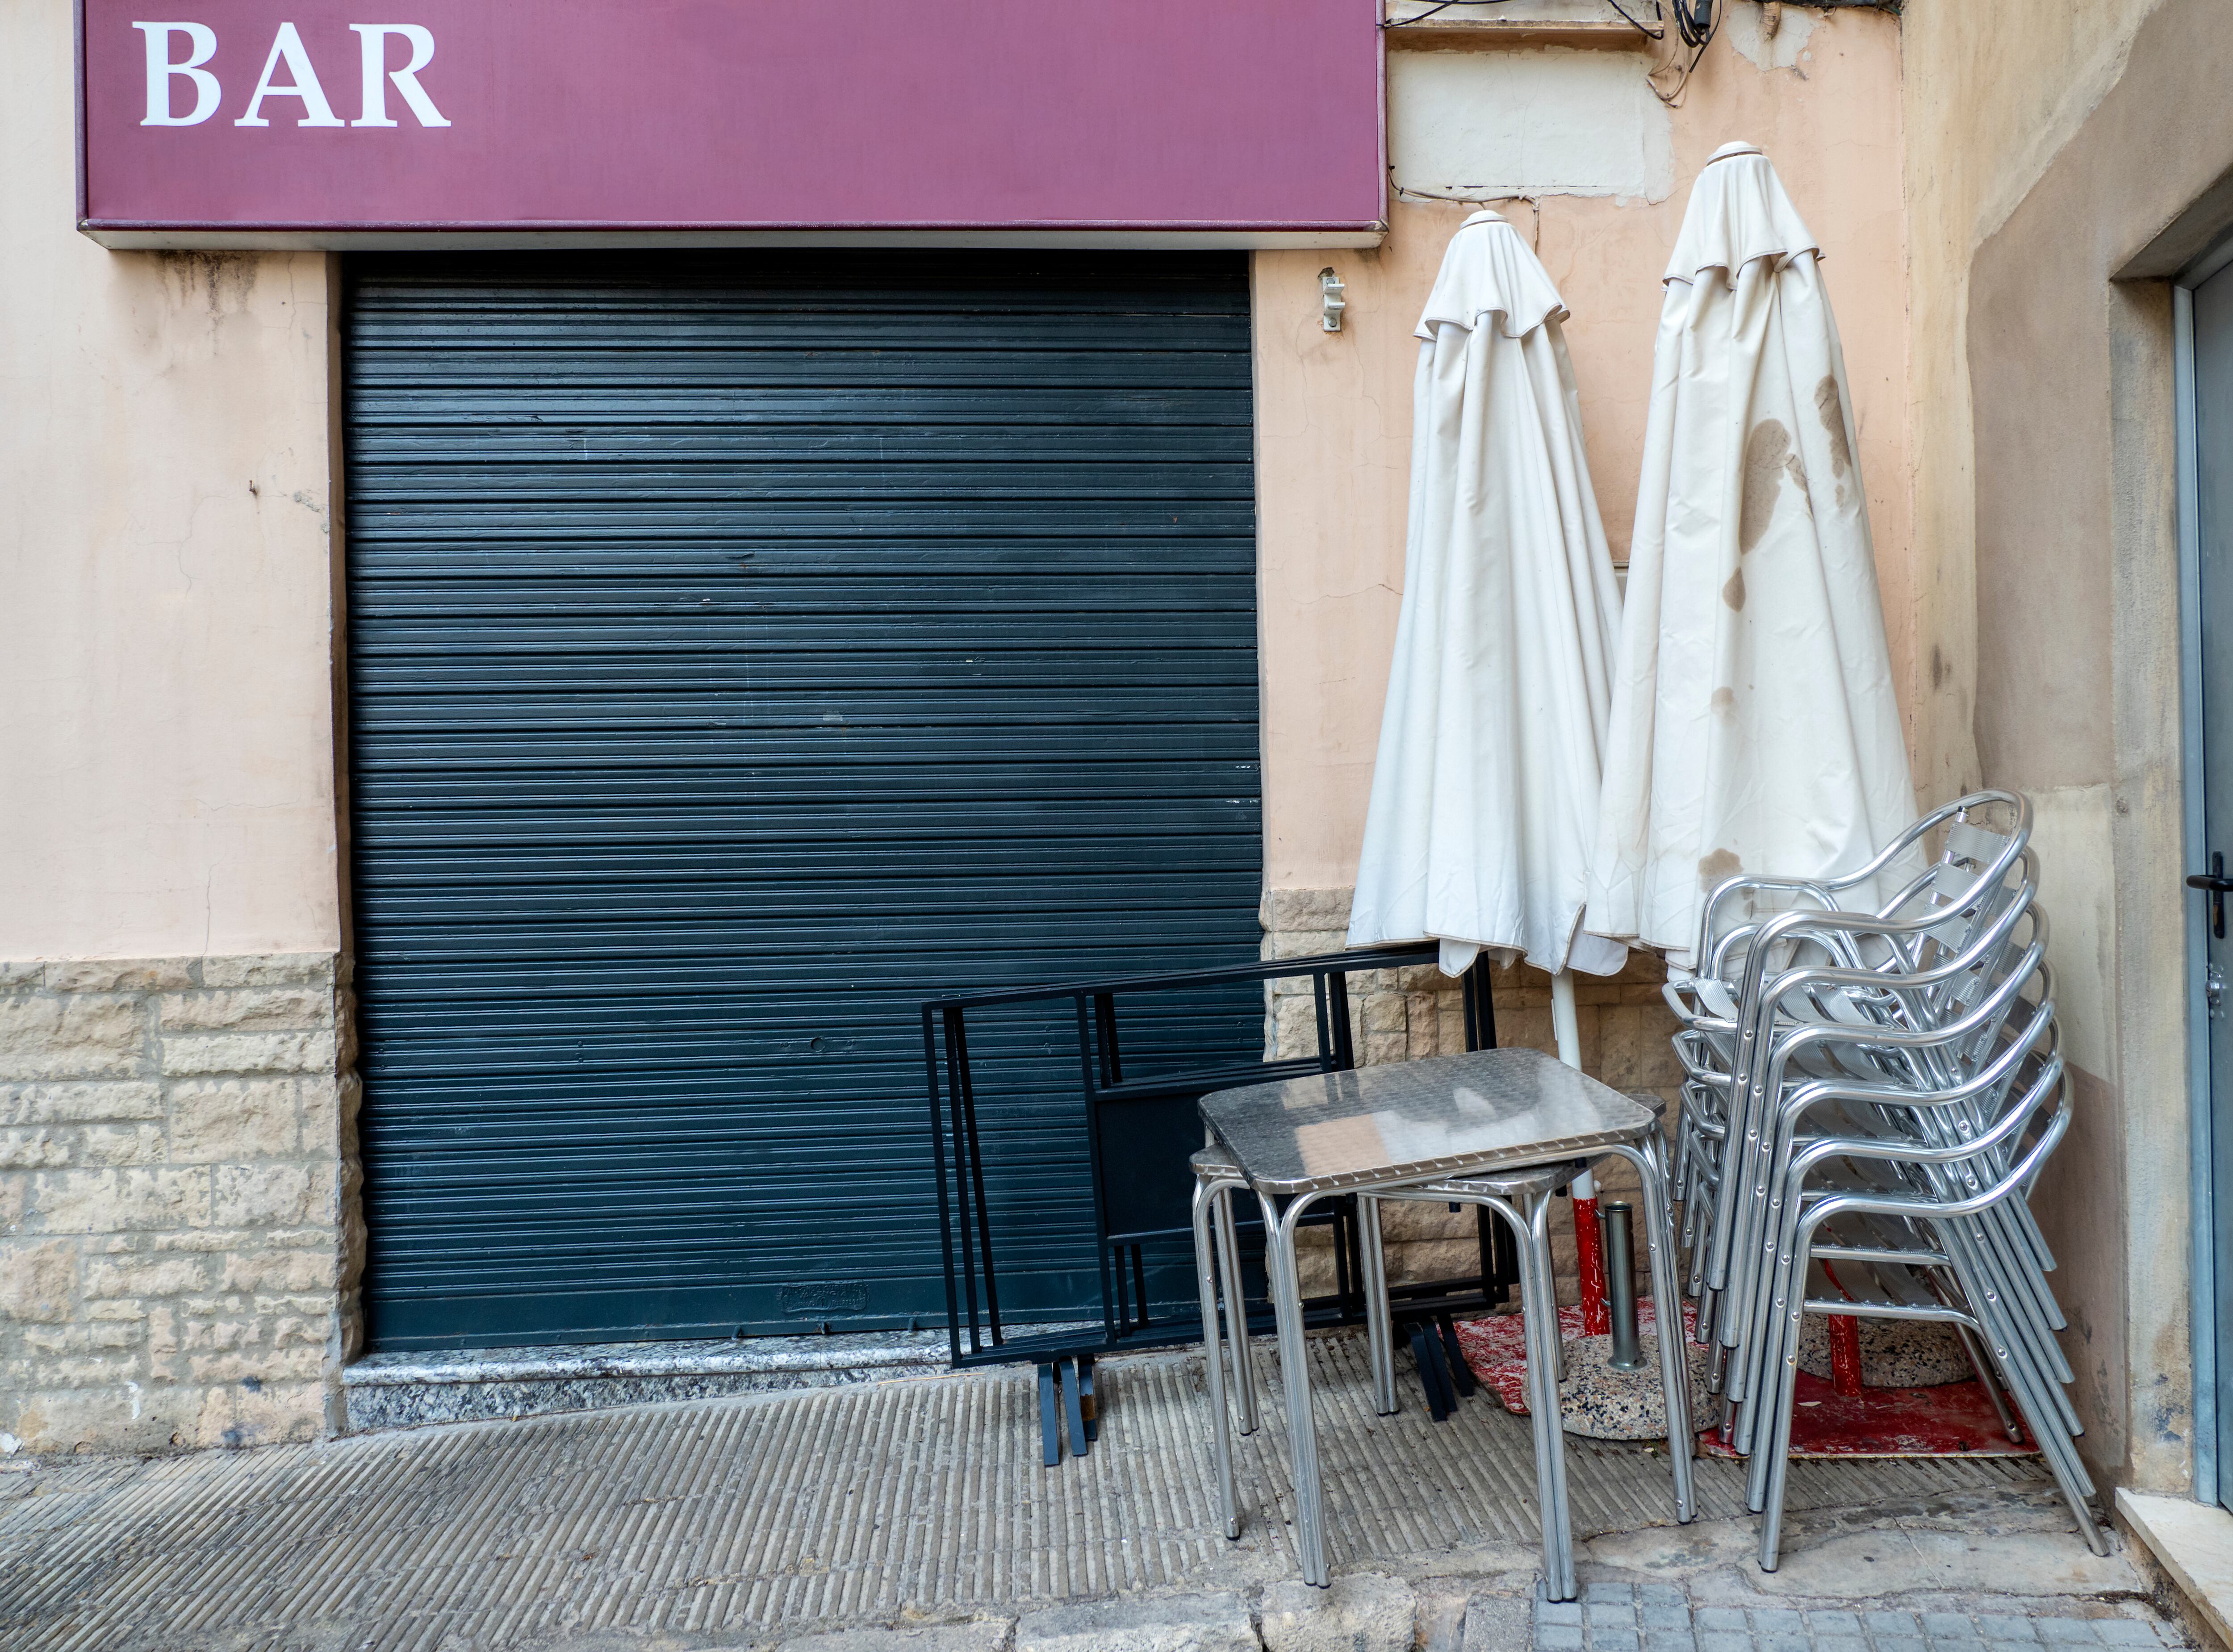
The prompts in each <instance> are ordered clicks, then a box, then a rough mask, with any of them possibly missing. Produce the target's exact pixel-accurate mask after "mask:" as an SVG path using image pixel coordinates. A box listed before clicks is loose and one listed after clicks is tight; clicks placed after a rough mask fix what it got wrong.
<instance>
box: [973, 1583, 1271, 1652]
mask: <svg viewBox="0 0 2233 1652" xmlns="http://www.w3.org/2000/svg"><path fill="white" fill-rule="evenodd" d="M1262 1645H1263V1642H1260V1641H1259V1640H1258V1639H1257V1638H1256V1626H1255V1624H1254V1623H1252V1622H1251V1621H1250V1619H1249V1616H1248V1608H1247V1605H1245V1604H1244V1603H1242V1601H1241V1599H1240V1596H1238V1595H1176V1596H1165V1597H1162V1598H1160V1599H1147V1600H1142V1599H1137V1598H1135V1599H1128V1600H1110V1601H1096V1602H1093V1603H1090V1604H1086V1605H1081V1606H1057V1607H1054V1608H1052V1609H1051V1610H1047V1611H1043V1612H1028V1613H1026V1614H1025V1615H1024V1616H1022V1617H1020V1618H1019V1619H1017V1621H1016V1652H1260V1649H1261V1648H1262Z"/></svg>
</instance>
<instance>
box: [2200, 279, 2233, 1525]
mask: <svg viewBox="0 0 2233 1652" xmlns="http://www.w3.org/2000/svg"><path fill="white" fill-rule="evenodd" d="M2193 324H2194V332H2193V348H2194V361H2193V369H2194V380H2193V395H2194V434H2193V442H2194V484H2195V529H2196V543H2197V550H2198V553H2199V566H2200V572H2201V604H2200V607H2201V649H2200V667H2201V690H2202V693H2201V703H2202V781H2203V824H2204V830H2203V842H2204V855H2205V857H2206V860H2207V865H2206V866H2204V867H2203V868H2197V875H2196V876H2195V877H2194V879H2193V880H2192V881H2194V882H2195V883H2197V885H2200V886H2202V887H2200V888H2197V894H2196V898H2197V900H2200V901H2205V902H2207V903H2208V904H2207V907H2206V913H2207V915H2206V917H2205V920H2204V923H2205V937H2206V938H2205V940H2204V951H2205V956H2206V959H2207V968H2206V971H2205V979H2206V981H2207V982H2208V987H2207V999H2208V1003H2209V1040H2210V1050H2209V1075H2210V1105H2209V1115H2208V1117H2209V1126H2210V1130H2209V1134H2210V1167H2209V1172H2210V1174H2209V1177H2208V1183H2209V1187H2210V1193H2211V1198H2210V1208H2211V1212H2212V1214H2211V1218H2210V1220H2211V1224H2212V1232H2211V1233H2210V1246H2209V1251H2210V1258H2209V1260H2210V1262H2211V1263H2213V1264H2214V1266H2212V1267H2211V1268H2210V1272H2212V1273H2214V1275H2215V1289H2214V1290H2212V1291H2210V1294H2211V1295H2212V1296H2214V1298H2215V1301H2210V1300H2204V1301H2202V1302H2198V1303H2197V1304H2196V1309H2197V1312H2198V1313H2200V1314H2204V1315H2207V1316H2209V1317H2210V1318H2212V1319H2214V1321H2215V1324H2216V1327H2217V1335H2216V1338H2215V1342H2216V1355H2217V1357H2216V1362H2215V1363H2216V1373H2215V1376H2216V1389H2217V1405H2216V1408H2215V1409H2216V1422H2217V1430H2216V1432H2217V1451H2216V1464H2217V1475H2216V1479H2217V1484H2216V1486H2197V1488H2196V1489H2197V1492H2199V1493H2201V1494H2203V1495H2204V1496H2205V1497H2209V1498H2212V1499H2215V1500H2217V1501H2219V1502H2223V1503H2229V1504H2233V1311H2228V1306H2227V1301H2226V1296H2227V1291H2228V1289H2229V1287H2233V989H2228V988H2227V987H2226V986H2225V985H2224V984H2225V983H2226V982H2228V981H2229V980H2233V893H2229V891H2228V890H2226V889H2223V888H2211V887H2209V886H2210V884H2211V883H2212V882H2213V881H2215V880H2217V879H2219V878H2224V877H2225V876H2226V875H2227V869H2228V868H2229V867H2233V270H2228V271H2225V272H2224V273H2222V274H2219V275H2216V276H2211V277H2210V279H2209V280H2207V281H2205V282H2204V283H2202V284H2201V285H2199V286H2197V288H2195V289H2194V294H2193ZM2207 1288H2208V1286H2207V1285H2205V1289H2207ZM2204 1461H2205V1462H2206V1461H2207V1457H2206V1456H2205V1457H2204Z"/></svg>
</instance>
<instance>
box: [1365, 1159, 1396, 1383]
mask: <svg viewBox="0 0 2233 1652" xmlns="http://www.w3.org/2000/svg"><path fill="white" fill-rule="evenodd" d="M1357 1259H1358V1271H1359V1272H1362V1273H1363V1274H1364V1280H1363V1282H1362V1283H1363V1284H1364V1350H1365V1356H1366V1360H1367V1363H1370V1366H1371V1368H1372V1408H1373V1410H1374V1411H1375V1412H1376V1413H1377V1415H1381V1416H1383V1417H1385V1416H1392V1415H1394V1414H1395V1412H1396V1337H1395V1328H1394V1326H1393V1324H1391V1323H1390V1313H1389V1309H1388V1254H1387V1249H1386V1247H1385V1246H1383V1244H1382V1242H1381V1235H1380V1201H1379V1200H1377V1199H1375V1198H1373V1197H1372V1196H1371V1195H1370V1193H1359V1194H1358V1195H1357Z"/></svg>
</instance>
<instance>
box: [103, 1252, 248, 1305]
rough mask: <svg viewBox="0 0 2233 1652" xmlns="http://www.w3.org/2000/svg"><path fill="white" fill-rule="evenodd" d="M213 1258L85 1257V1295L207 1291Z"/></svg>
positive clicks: (136, 1295)
mask: <svg viewBox="0 0 2233 1652" xmlns="http://www.w3.org/2000/svg"><path fill="white" fill-rule="evenodd" d="M214 1264H215V1259H213V1258H209V1257H199V1256H176V1255H162V1256H103V1257H94V1258H90V1259H88V1260H87V1262H86V1264H85V1268H84V1273H85V1294H86V1295H87V1296H88V1297H107V1298H142V1297H175V1296H178V1295H180V1294H182V1293H184V1292H187V1291H206V1290H208V1289H209V1287H210V1284H211V1274H212V1270H213V1267H214Z"/></svg>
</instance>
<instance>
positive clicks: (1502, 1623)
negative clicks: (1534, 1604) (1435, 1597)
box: [1459, 1595, 1535, 1652]
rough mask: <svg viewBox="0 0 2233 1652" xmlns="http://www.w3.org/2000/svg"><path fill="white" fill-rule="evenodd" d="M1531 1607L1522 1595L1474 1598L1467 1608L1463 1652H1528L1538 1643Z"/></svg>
mask: <svg viewBox="0 0 2233 1652" xmlns="http://www.w3.org/2000/svg"><path fill="white" fill-rule="evenodd" d="M1529 1606H1530V1603H1529V1602H1528V1601H1527V1599H1526V1597H1522V1596H1519V1595H1475V1597H1473V1599H1472V1601H1471V1602H1469V1603H1468V1605H1467V1607H1466V1616H1465V1638H1464V1639H1463V1640H1462V1641H1461V1642H1459V1646H1460V1648H1461V1652H1528V1649H1529V1648H1531V1647H1532V1646H1533V1644H1534V1640H1535V1628H1534V1624H1533V1623H1532V1622H1531V1621H1530V1619H1531V1617H1532V1616H1533V1615H1532V1613H1531V1612H1530V1610H1529Z"/></svg>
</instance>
